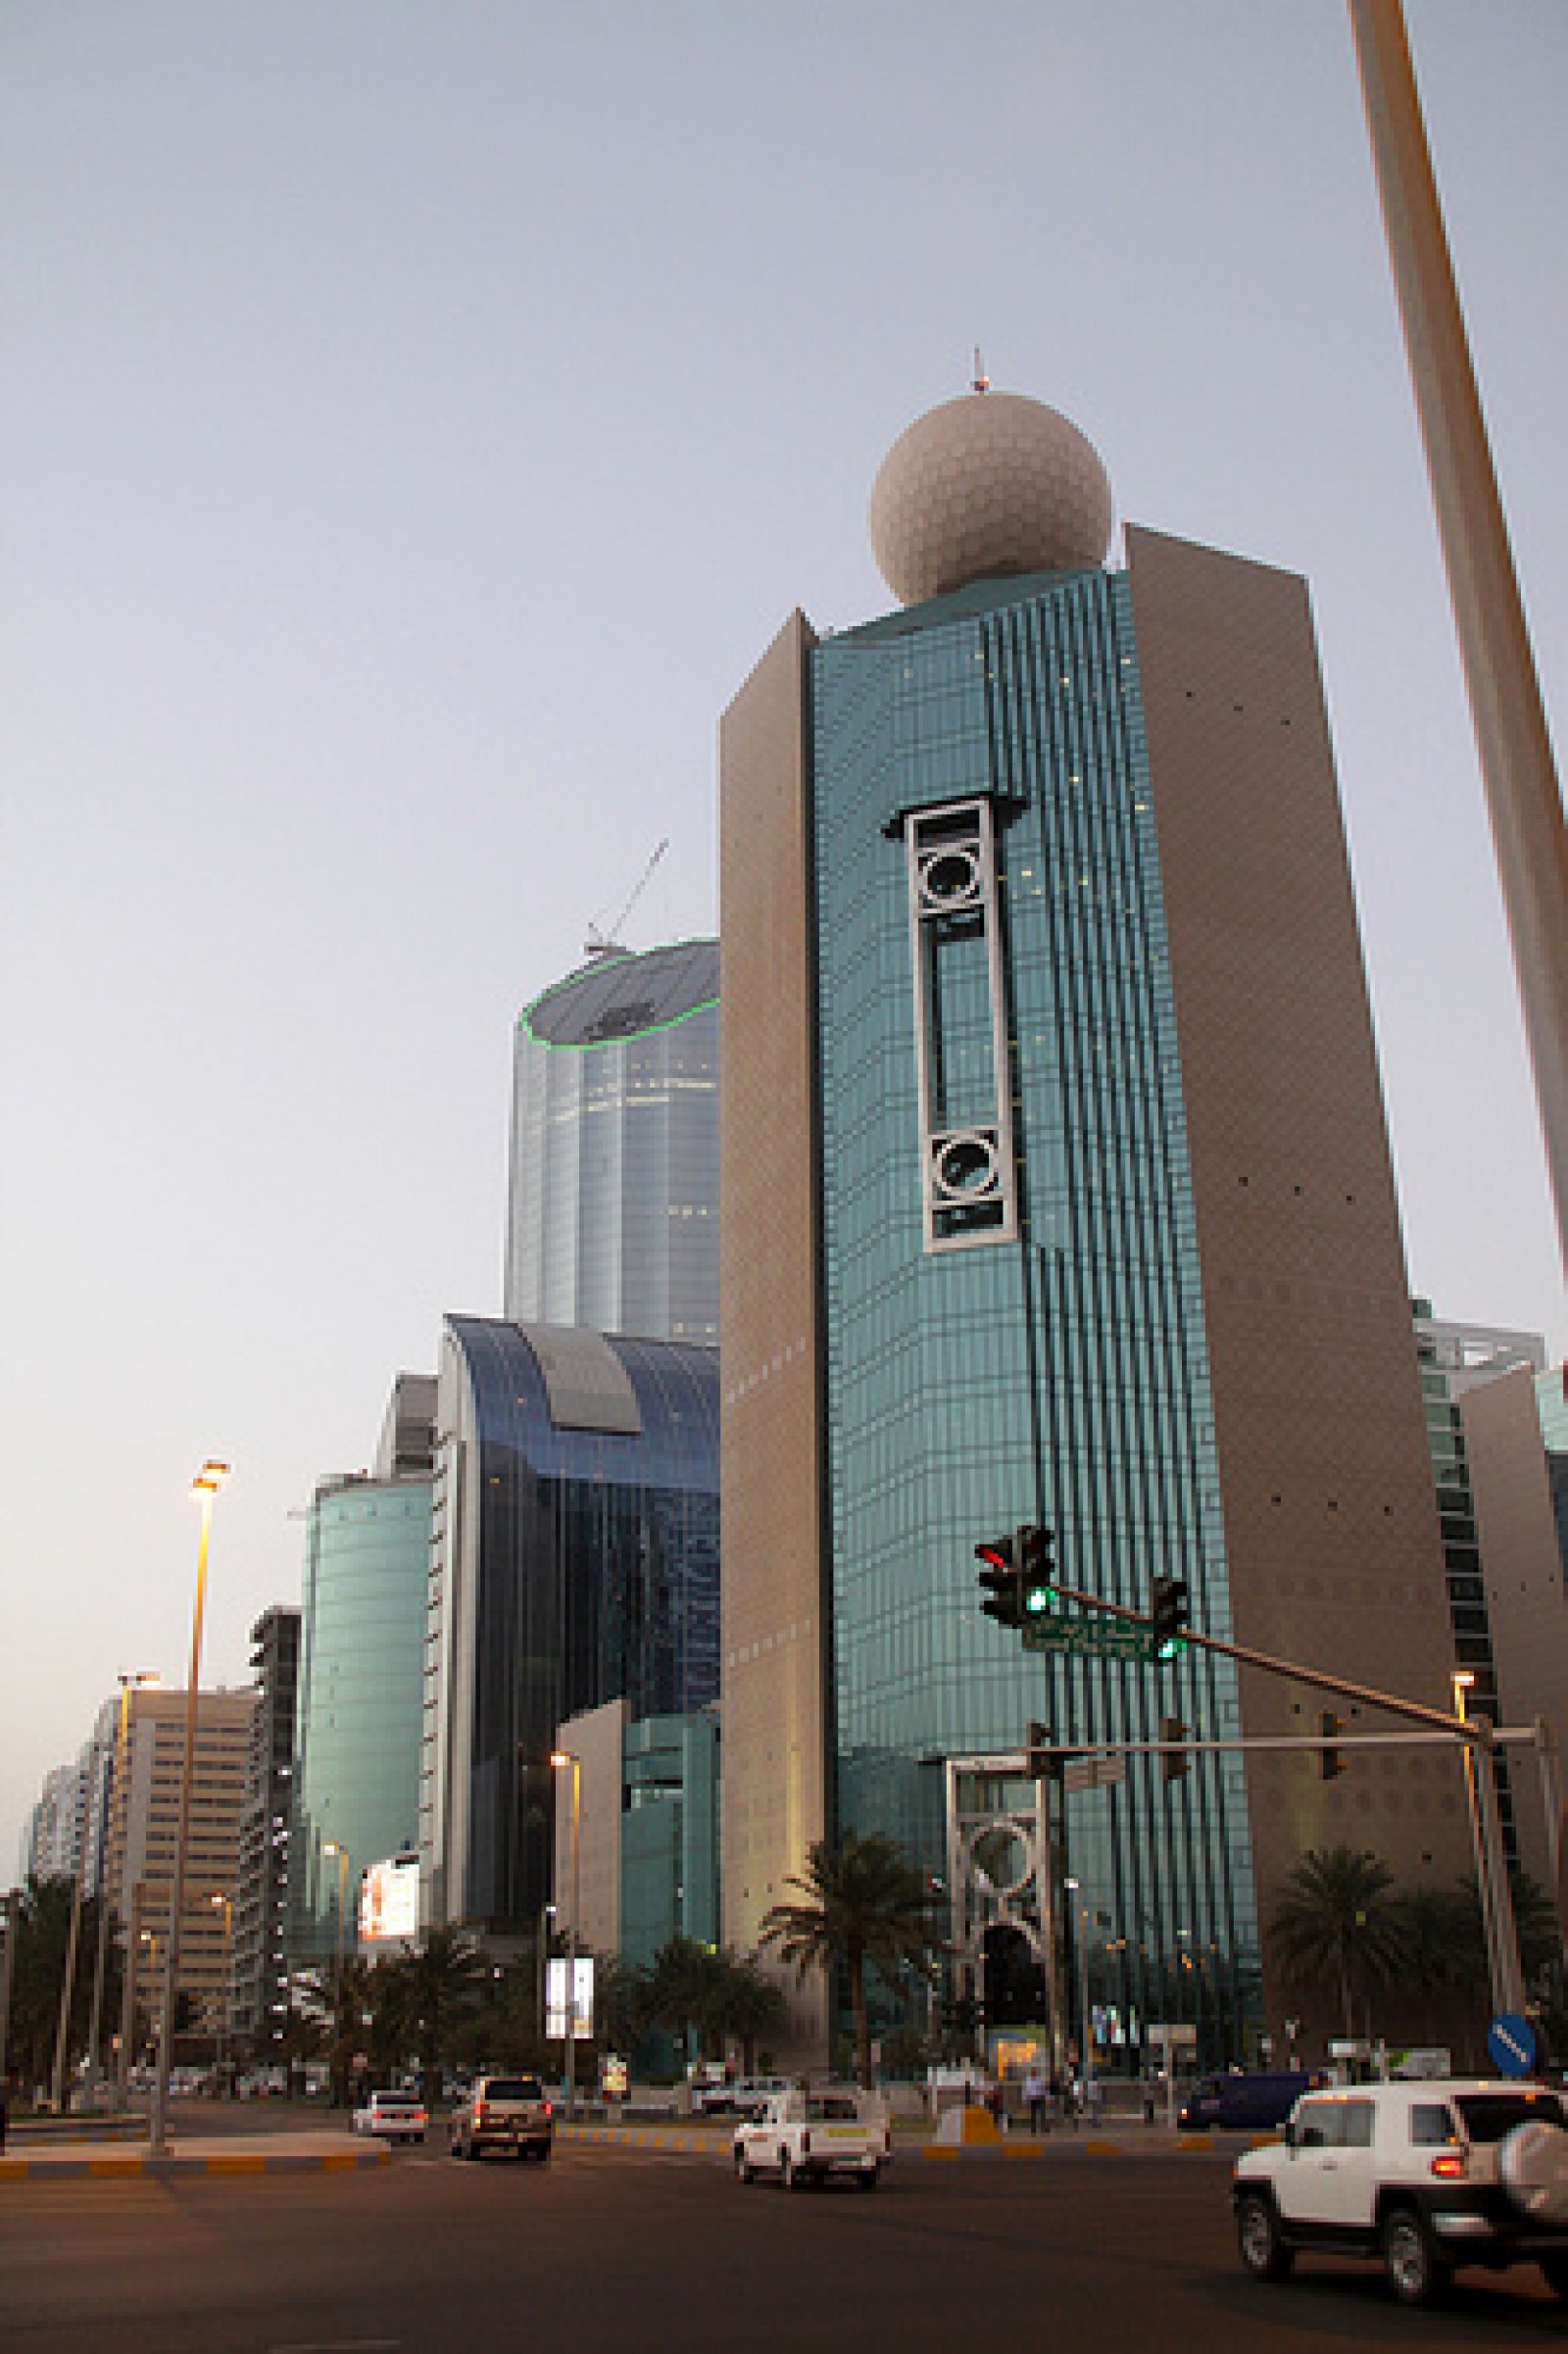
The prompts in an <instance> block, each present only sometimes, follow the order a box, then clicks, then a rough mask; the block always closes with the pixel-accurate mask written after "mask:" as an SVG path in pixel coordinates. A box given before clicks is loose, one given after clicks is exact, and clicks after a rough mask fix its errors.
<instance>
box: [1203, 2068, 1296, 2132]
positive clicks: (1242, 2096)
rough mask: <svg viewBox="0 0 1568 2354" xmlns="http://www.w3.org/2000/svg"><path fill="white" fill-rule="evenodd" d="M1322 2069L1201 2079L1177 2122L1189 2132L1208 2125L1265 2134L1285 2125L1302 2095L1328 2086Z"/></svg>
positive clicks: (1238, 2073) (1259, 2072) (1237, 2074)
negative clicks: (1273, 2128)
mask: <svg viewBox="0 0 1568 2354" xmlns="http://www.w3.org/2000/svg"><path fill="white" fill-rule="evenodd" d="M1328 2081H1329V2080H1328V2078H1327V2077H1326V2076H1325V2075H1324V2074H1323V2072H1322V2070H1321V2069H1307V2068H1282V2069H1277V2070H1274V2071H1273V2072H1266V2071H1257V2072H1254V2073H1252V2074H1249V2075H1243V2074H1242V2073H1240V2072H1237V2073H1236V2074H1235V2075H1232V2076H1205V2077H1200V2079H1199V2081H1198V2083H1197V2084H1195V2085H1194V2086H1193V2088H1192V2091H1191V2092H1190V2093H1189V2094H1188V2096H1187V2098H1186V2100H1185V2101H1184V2102H1183V2103H1182V2106H1181V2108H1180V2109H1179V2110H1178V2111H1177V2113H1176V2122H1177V2124H1178V2125H1180V2126H1186V2127H1187V2128H1188V2129H1189V2130H1194V2129H1201V2128H1203V2127H1205V2126H1219V2127H1221V2128H1222V2129H1229V2130H1231V2131H1233V2132H1236V2131H1250V2132H1256V2133H1262V2132H1264V2131H1266V2130H1267V2128H1268V2127H1270V2126H1276V2125H1283V2124H1284V2123H1285V2120H1286V2119H1287V2117H1289V2115H1290V2113H1291V2111H1292V2110H1293V2109H1294V2108H1295V2106H1296V2104H1297V2102H1298V2101H1299V2099H1300V2097H1301V2095H1302V2093H1303V2092H1316V2091H1318V2090H1319V2089H1320V2088H1321V2087H1322V2086H1323V2085H1324V2084H1327V2083H1328Z"/></svg>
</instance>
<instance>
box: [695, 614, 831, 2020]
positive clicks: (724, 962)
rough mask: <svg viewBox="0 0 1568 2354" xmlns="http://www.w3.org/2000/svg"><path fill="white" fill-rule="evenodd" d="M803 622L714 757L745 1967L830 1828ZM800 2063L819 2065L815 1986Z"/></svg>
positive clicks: (805, 2006) (731, 1668)
mask: <svg viewBox="0 0 1568 2354" xmlns="http://www.w3.org/2000/svg"><path fill="white" fill-rule="evenodd" d="M814 643H815V640H814V638H813V636H812V634H811V631H810V628H809V624H808V623H807V621H806V619H805V617H804V615H803V614H801V613H795V614H794V615H792V617H791V619H790V620H789V621H788V622H787V623H786V624H785V626H784V628H783V629H782V630H781V631H780V633H779V635H778V637H777V638H776V639H775V640H774V642H773V644H772V646H771V647H770V648H769V650H768V652H767V653H766V654H765V655H764V656H763V658H762V660H761V662H760V663H759V664H758V666H757V668H756V669H755V670H754V671H753V673H752V675H751V677H750V678H749V679H748V680H747V682H746V684H745V686H744V687H743V688H742V689H741V691H740V693H739V694H738V695H737V697H736V698H735V701H734V702H733V703H732V704H731V706H730V708H729V710H728V711H726V712H725V714H724V718H723V721H722V723H721V727H720V737H719V772H720V811H719V894H720V918H721V919H720V938H721V941H722V950H721V962H720V980H719V1003H720V1008H721V1013H720V1020H721V1029H720V1053H721V1055H722V1059H723V1069H724V1088H723V1096H722V1102H721V1106H720V1166H721V1227H720V1234H721V1240H720V1297H721V1302H722V1307H721V1339H720V1347H721V1351H722V1364H723V1384H724V1389H723V1404H722V1414H721V1439H720V1457H721V1488H722V1496H723V1513H724V1538H723V1565H722V1625H723V1662H722V1675H721V1686H720V1689H721V1697H722V1708H723V1745H724V1806H723V1838H722V1852H723V1907H724V1939H725V1942H726V1943H727V1944H730V1945H733V1946H736V1947H738V1948H740V1949H742V1950H745V1951H750V1950H752V1949H753V1948H754V1947H755V1946H756V1943H757V1939H758V1935H759V1932H760V1925H761V1921H762V1917H763V1915H764V1914H765V1912H766V1910H767V1908H768V1906H769V1905H770V1904H772V1903H774V1902H776V1901H778V1900H779V1899H780V1898H787V1897H788V1896H789V1894H790V1890H789V1889H788V1888H786V1886H785V1883H786V1881H787V1879H788V1876H789V1875H790V1874H792V1873H796V1872H799V1871H800V1870H801V1869H802V1867H803V1865H804V1863H805V1861H806V1852H807V1849H808V1847H809V1844H810V1842H811V1841H812V1840H813V1839H821V1838H822V1837H823V1836H824V1834H825V1831H826V1828H827V1787H826V1738H825V1725H826V1696H825V1680H826V1671H825V1664H824V1630H823V1625H822V1600H821V1595H822V1579H823V1565H822V1537H821V1511H820V1499H821V1489H822V1464H821V1454H820V1437H819V1434H820V1430H821V1389H820V1348H819V1340H818V1331H817V1258H818V1251H817V1232H816V1207H815V1193H814V1179H813V1170H814V1167H815V1161H816V1153H815V1150H814V1136H813V1124H814V1112H813V1087H812V1077H813V1050H812V1038H811V1008H812V1005H813V1003H814V989H813V976H812V965H811V917H810V806H811V805H810V791H809V760H808V743H809V737H808V715H807V712H808V706H807V685H806V674H807V659H808V656H809V651H810V649H811V647H812V646H813V645H814ZM791 1991H792V1998H793V2000H792V2021H791V2030H790V2034H789V2035H788V2036H787V2037H786V2038H785V2041H786V2045H787V2047H788V2048H789V2049H790V2050H791V2051H792V2052H793V2053H799V2054H800V2056H802V2057H804V2058H809V2059H810V2060H811V2061H813V2062H818V2061H820V2059H821V2057H822V2056H823V2055H822V2046H823V2037H824V2033H825V2016H826V2014H825V2008H824V2003H823V1997H822V1989H821V1986H820V1982H817V1981H813V1982H809V1984H808V1986H807V1987H806V1988H805V1990H804V1991H796V1990H795V1989H794V1987H793V1984H792V1988H791Z"/></svg>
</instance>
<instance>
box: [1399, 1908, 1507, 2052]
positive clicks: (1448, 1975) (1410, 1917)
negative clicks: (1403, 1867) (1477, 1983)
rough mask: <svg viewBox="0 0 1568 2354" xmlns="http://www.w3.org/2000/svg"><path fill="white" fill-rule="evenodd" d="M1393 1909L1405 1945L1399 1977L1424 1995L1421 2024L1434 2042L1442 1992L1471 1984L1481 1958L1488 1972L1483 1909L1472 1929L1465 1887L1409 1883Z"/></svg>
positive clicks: (1427, 2036) (1447, 1992) (1483, 1967)
mask: <svg viewBox="0 0 1568 2354" xmlns="http://www.w3.org/2000/svg"><path fill="white" fill-rule="evenodd" d="M1395 1911H1396V1914H1397V1921H1398V1930H1399V1939H1400V1946H1401V1952H1400V1957H1399V1978H1400V1982H1401V1984H1402V1985H1403V1986H1406V1987H1408V1988H1409V1990H1410V1992H1411V1993H1413V1994H1416V1995H1418V1996H1419V1997H1420V2001H1421V2021H1422V2028H1423V2031H1424V2034H1425V2036H1426V2039H1427V2041H1428V2042H1430V2041H1431V2040H1432V2036H1433V2032H1434V2029H1433V2019H1434V2013H1435V2010H1436V2008H1437V2006H1438V2005H1439V2003H1440V2002H1441V2000H1442V1998H1443V1996H1444V1995H1446V1994H1449V1993H1451V1992H1452V1991H1453V1990H1454V1989H1455V1988H1456V1987H1460V1986H1468V1985H1469V1984H1470V1982H1471V1981H1472V1979H1473V1978H1474V1977H1475V1976H1476V1974H1477V1973H1476V1968H1475V1962H1476V1960H1477V1959H1478V1958H1479V1960H1480V1970H1481V1975H1483V1976H1484V1975H1485V1970H1486V1962H1485V1957H1484V1955H1482V1954H1481V1947H1480V1916H1479V1910H1478V1912H1477V1922H1476V1927H1475V1930H1474V1931H1472V1929H1471V1925H1470V1922H1469V1919H1468V1917H1467V1913H1466V1906H1465V1898H1464V1894H1463V1892H1462V1890H1460V1889H1457V1888H1407V1889H1405V1890H1404V1892H1403V1893H1402V1894H1401V1895H1400V1896H1399V1897H1398V1898H1397V1900H1396V1904H1395Z"/></svg>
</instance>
